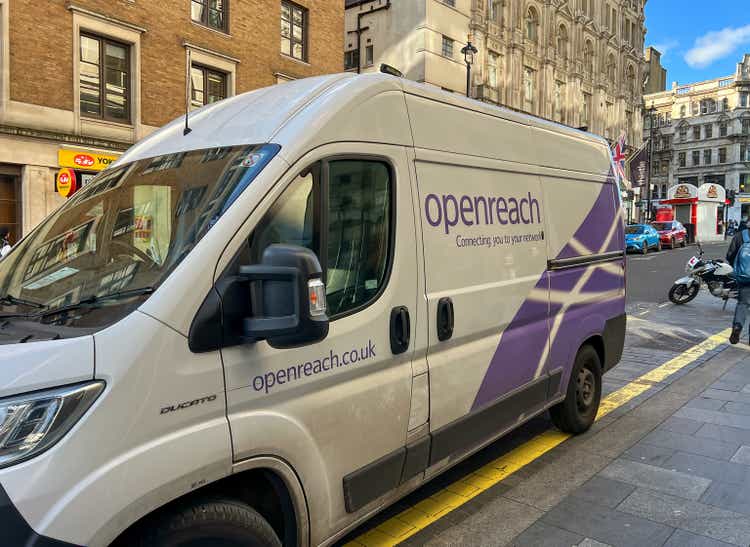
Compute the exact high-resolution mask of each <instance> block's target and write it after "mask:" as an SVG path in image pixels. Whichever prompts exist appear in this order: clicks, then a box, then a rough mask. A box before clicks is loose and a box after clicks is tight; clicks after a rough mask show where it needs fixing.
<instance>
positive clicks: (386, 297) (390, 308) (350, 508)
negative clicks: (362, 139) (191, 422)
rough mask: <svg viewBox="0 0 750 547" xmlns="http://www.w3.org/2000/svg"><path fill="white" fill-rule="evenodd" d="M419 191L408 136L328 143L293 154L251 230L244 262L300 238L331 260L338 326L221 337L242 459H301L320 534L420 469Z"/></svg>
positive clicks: (315, 533)
mask: <svg viewBox="0 0 750 547" xmlns="http://www.w3.org/2000/svg"><path fill="white" fill-rule="evenodd" d="M411 204H412V197H411V189H410V179H409V170H408V164H407V162H406V151H405V150H404V149H403V148H400V147H395V146H386V145H365V144H344V143H341V144H336V145H329V146H325V147H322V148H319V149H317V150H316V151H315V152H313V153H310V154H308V155H307V156H306V157H305V158H303V159H302V160H300V161H299V162H297V163H296V164H295V165H294V167H292V168H291V170H290V171H289V173H288V175H287V176H286V178H284V179H282V180H281V181H279V183H278V184H277V185H276V187H275V188H274V190H273V191H272V195H269V196H267V197H266V198H265V199H264V201H263V202H262V204H261V209H262V211H261V212H260V213H257V214H258V215H260V216H259V217H258V218H259V220H258V221H257V222H254V225H253V226H252V229H251V228H248V229H247V233H244V234H241V237H242V238H243V240H244V241H245V243H244V244H243V245H242V248H241V251H240V253H239V255H238V257H237V259H235V261H234V267H236V266H237V265H240V264H248V263H250V264H252V263H258V261H259V259H260V257H261V255H262V253H263V250H264V249H265V248H266V247H267V246H268V245H270V244H272V243H287V244H295V245H301V246H304V247H307V248H310V249H312V250H313V251H315V253H316V254H317V255H318V257H319V259H320V262H321V266H322V267H323V271H324V281H325V283H326V297H327V306H328V308H327V310H328V311H327V313H328V316H329V318H330V329H329V333H328V336H327V338H326V339H324V340H323V341H321V342H318V343H314V344H311V345H306V346H303V347H297V348H288V349H277V348H274V347H271V346H270V345H269V344H268V343H267V342H265V341H261V342H257V343H252V344H245V345H241V346H235V347H230V348H226V349H224V350H222V359H223V361H224V367H225V371H226V382H227V408H228V413H229V421H230V425H231V429H232V441H233V445H234V455H235V459H236V460H243V459H247V458H251V457H254V456H266V455H272V456H276V457H279V458H282V459H283V460H285V461H286V462H289V464H290V465H291V466H292V467H293V468H294V470H295V471H296V473H297V474H298V475H299V476H300V479H301V481H302V484H303V486H304V488H305V492H306V495H307V497H308V500H309V501H310V502H311V503H310V504H309V511H310V518H311V525H312V526H311V540H312V543H314V544H317V543H318V542H320V541H323V540H324V539H326V538H327V537H329V536H330V534H332V533H334V532H335V531H337V530H340V529H341V528H343V527H344V526H346V525H347V524H349V523H351V522H352V521H353V520H354V519H355V518H357V517H358V516H360V515H361V514H362V513H363V512H366V511H368V510H370V509H371V508H372V507H373V504H376V503H378V502H377V501H376V500H378V499H379V498H381V497H382V496H383V495H384V494H386V493H387V492H389V491H391V490H392V489H394V488H396V487H397V486H398V485H399V484H401V482H402V481H403V480H405V479H406V478H408V477H403V476H402V469H403V467H404V460H405V458H406V449H405V444H406V434H407V427H408V423H409V411H410V401H411V387H412V366H411V361H412V356H413V353H414V336H413V333H414V332H415V330H416V329H417V317H416V314H415V310H416V305H417V294H416V291H417V264H416V251H415V248H416V244H417V241H416V235H415V233H416V230H415V224H414V213H413V209H412V207H411ZM254 217H256V214H254ZM231 273H232V268H231V267H230V269H229V271H228V274H231ZM381 501H382V500H381Z"/></svg>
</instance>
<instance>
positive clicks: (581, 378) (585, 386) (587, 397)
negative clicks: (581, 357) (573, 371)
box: [576, 367, 596, 410]
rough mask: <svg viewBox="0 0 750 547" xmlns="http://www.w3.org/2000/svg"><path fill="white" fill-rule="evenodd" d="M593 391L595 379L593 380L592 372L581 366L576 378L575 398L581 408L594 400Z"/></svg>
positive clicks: (584, 407)
mask: <svg viewBox="0 0 750 547" xmlns="http://www.w3.org/2000/svg"><path fill="white" fill-rule="evenodd" d="M595 391H596V381H595V380H594V373H593V372H591V371H590V370H589V369H588V368H585V367H584V368H582V369H581V371H580V372H579V373H578V377H577V378H576V399H577V401H578V407H579V408H580V409H581V410H585V409H587V408H588V407H589V406H591V403H592V402H593V401H594V393H595Z"/></svg>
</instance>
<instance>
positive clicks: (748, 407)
mask: <svg viewBox="0 0 750 547" xmlns="http://www.w3.org/2000/svg"><path fill="white" fill-rule="evenodd" d="M722 410H723V411H724V412H729V413H730V414H739V415H740V416H750V404H748V403H739V402H736V401H728V402H727V403H725V404H724V408H722Z"/></svg>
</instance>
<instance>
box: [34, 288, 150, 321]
mask: <svg viewBox="0 0 750 547" xmlns="http://www.w3.org/2000/svg"><path fill="white" fill-rule="evenodd" d="M155 290H156V289H155V288H154V287H141V288H139V289H128V290H126V291H116V292H112V293H109V294H103V295H102V296H97V295H95V294H92V295H91V296H87V297H86V298H83V299H81V300H79V301H78V302H74V303H73V304H67V305H65V306H60V307H59V308H53V309H51V310H47V311H44V312H41V313H39V314H36V315H34V317H47V316H49V315H56V314H58V313H65V312H66V311H72V310H77V309H79V308H83V307H86V306H91V305H94V304H98V303H99V302H102V301H104V300H116V299H120V298H130V297H131V296H140V295H142V294H151V293H152V292H154V291H155Z"/></svg>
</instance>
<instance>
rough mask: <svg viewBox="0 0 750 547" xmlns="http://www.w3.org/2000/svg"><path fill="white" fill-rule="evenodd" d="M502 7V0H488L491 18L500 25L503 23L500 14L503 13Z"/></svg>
mask: <svg viewBox="0 0 750 547" xmlns="http://www.w3.org/2000/svg"><path fill="white" fill-rule="evenodd" d="M502 8H503V6H502V2H501V0H487V11H488V17H489V20H490V21H493V22H495V23H497V24H498V25H500V24H502V21H501V16H500V14H501V13H502Z"/></svg>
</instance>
